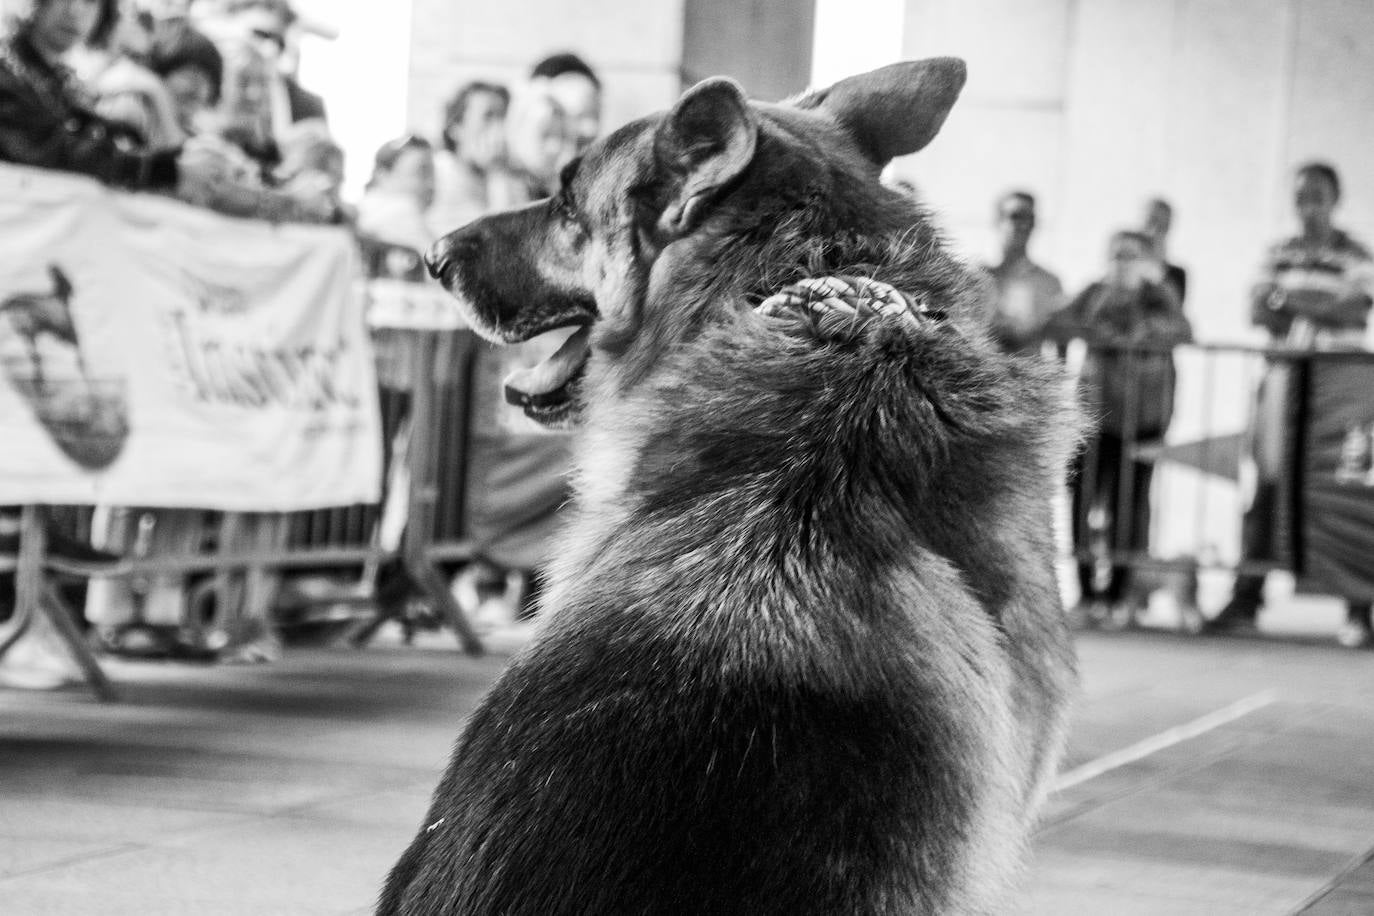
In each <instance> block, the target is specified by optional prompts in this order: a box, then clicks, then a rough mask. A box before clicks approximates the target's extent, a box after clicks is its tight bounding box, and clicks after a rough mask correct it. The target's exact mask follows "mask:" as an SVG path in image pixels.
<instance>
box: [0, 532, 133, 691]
mask: <svg viewBox="0 0 1374 916" xmlns="http://www.w3.org/2000/svg"><path fill="white" fill-rule="evenodd" d="M19 526H20V527H19V566H18V568H17V569H16V570H15V609H14V611H15V614H17V615H28V619H32V615H33V614H36V613H40V612H41V613H43V614H45V615H46V616H47V618H48V620H49V622H50V623H52V625H53V628H54V629H56V630H57V634H58V636H60V637H61V638H62V642H63V643H65V644H66V646H67V651H68V652H70V653H71V655H72V658H73V659H74V660H75V661H76V663H77V665H79V666H80V667H81V673H82V674H83V675H84V676H85V678H86V683H87V684H89V685H90V688H91V691H92V692H93V693H95V695H96V698H97V699H99V700H101V701H103V702H107V703H108V702H110V701H113V700H116V699H118V695H117V693H116V692H115V688H114V684H112V683H111V682H110V679H109V678H108V677H107V676H106V675H105V671H104V669H103V668H101V667H100V662H98V661H97V660H96V657H95V654H94V653H92V652H91V648H90V646H88V645H87V644H86V638H85V637H84V636H83V635H82V634H81V630H80V629H79V628H78V627H77V625H76V614H75V612H74V611H73V610H72V609H71V607H70V606H68V604H67V602H66V601H65V600H63V598H62V595H61V594H60V593H59V592H58V590H57V588H56V587H55V586H54V585H53V584H52V583H51V582H49V581H48V579H47V576H46V574H45V573H44V570H43V555H44V554H45V553H46V552H47V547H48V545H47V530H46V529H45V528H44V527H43V523H42V521H41V520H40V519H39V517H38V507H37V506H25V507H24V514H23V517H22V519H21V521H20V523H19ZM26 625H27V624H26Z"/></svg>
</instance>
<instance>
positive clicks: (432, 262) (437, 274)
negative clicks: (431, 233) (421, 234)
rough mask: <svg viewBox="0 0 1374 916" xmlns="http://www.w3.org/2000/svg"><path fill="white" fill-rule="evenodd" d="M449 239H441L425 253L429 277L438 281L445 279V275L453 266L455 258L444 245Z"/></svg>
mask: <svg viewBox="0 0 1374 916" xmlns="http://www.w3.org/2000/svg"><path fill="white" fill-rule="evenodd" d="M445 241H447V239H440V240H439V241H437V242H435V243H434V244H433V245H430V246H429V251H426V252H425V267H426V268H428V270H429V275H430V276H431V277H433V278H434V279H436V280H442V279H444V274H446V273H448V269H449V268H450V267H451V266H453V258H452V257H451V256H450V255H449V249H448V246H447V245H445V244H444V242H445Z"/></svg>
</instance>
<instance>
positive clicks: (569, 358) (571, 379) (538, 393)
mask: <svg viewBox="0 0 1374 916" xmlns="http://www.w3.org/2000/svg"><path fill="white" fill-rule="evenodd" d="M591 334H592V329H591V326H590V325H585V326H583V327H580V328H578V329H577V330H576V331H574V332H573V333H572V334H571V335H570V336H569V337H568V339H567V340H565V341H563V345H562V346H560V347H559V348H558V349H557V350H556V351H554V353H553V355H551V356H549V357H548V358H547V359H545V360H543V361H542V362H540V363H539V364H538V365H536V366H533V367H531V368H529V369H520V370H517V371H515V372H512V373H511V374H510V375H509V376H508V377H507V378H506V401H507V402H508V403H510V404H514V405H515V406H516V407H519V408H521V409H523V410H524V411H525V415H526V416H528V417H529V418H530V419H532V420H535V421H537V422H539V423H542V424H544V425H546V426H552V425H555V424H558V423H560V422H562V421H563V420H565V419H567V417H568V416H569V415H570V414H571V413H572V410H573V407H574V401H575V399H576V396H577V391H578V387H579V386H580V385H581V383H582V379H583V376H585V375H586V370H587V357H588V356H589V355H590V354H591V348H590V344H589V341H590V338H591Z"/></svg>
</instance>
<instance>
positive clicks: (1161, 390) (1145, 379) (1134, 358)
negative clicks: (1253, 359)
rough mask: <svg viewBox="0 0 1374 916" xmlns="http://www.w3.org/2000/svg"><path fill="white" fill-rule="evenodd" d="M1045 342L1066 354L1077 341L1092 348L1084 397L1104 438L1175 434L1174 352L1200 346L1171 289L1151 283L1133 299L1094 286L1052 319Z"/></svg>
mask: <svg viewBox="0 0 1374 916" xmlns="http://www.w3.org/2000/svg"><path fill="white" fill-rule="evenodd" d="M1045 336H1046V337H1048V338H1049V339H1050V340H1053V341H1055V342H1056V343H1058V344H1059V345H1060V347H1061V350H1062V348H1063V346H1064V345H1065V344H1067V343H1068V342H1069V341H1070V340H1073V339H1075V338H1077V339H1080V340H1082V341H1084V342H1085V343H1086V344H1087V345H1088V358H1087V360H1086V362H1085V363H1084V366H1083V379H1082V380H1083V387H1084V389H1085V391H1084V393H1085V395H1086V397H1087V399H1088V400H1089V401H1090V402H1095V406H1096V407H1097V410H1098V416H1099V418H1100V420H1101V425H1100V429H1101V430H1102V431H1103V432H1104V433H1108V434H1111V435H1114V436H1121V437H1123V438H1140V439H1148V438H1153V437H1156V436H1161V435H1163V434H1164V431H1165V430H1166V429H1168V427H1169V421H1170V420H1171V419H1172V418H1173V413H1174V386H1175V382H1176V375H1175V370H1174V360H1173V355H1172V353H1171V352H1170V351H1171V349H1172V348H1173V347H1175V346H1177V345H1178V344H1181V343H1188V342H1189V341H1191V340H1192V339H1193V329H1192V325H1190V324H1189V323H1188V319H1187V318H1185V317H1184V316H1183V310H1182V309H1181V308H1180V307H1179V304H1178V299H1177V298H1176V297H1175V295H1174V291H1173V290H1172V289H1171V288H1170V287H1168V286H1164V285H1156V284H1153V283H1146V284H1144V285H1143V286H1141V287H1140V288H1139V289H1137V290H1135V291H1128V290H1123V289H1119V288H1114V287H1111V286H1108V285H1106V284H1104V283H1093V284H1091V285H1090V286H1089V287H1088V288H1087V289H1085V290H1083V292H1081V293H1079V294H1078V297H1077V298H1075V299H1074V300H1073V301H1072V302H1070V303H1069V304H1068V305H1067V306H1065V307H1064V308H1063V309H1061V310H1060V311H1058V312H1056V313H1055V314H1054V315H1053V316H1052V317H1051V318H1050V320H1049V323H1048V324H1047V325H1046V328H1045Z"/></svg>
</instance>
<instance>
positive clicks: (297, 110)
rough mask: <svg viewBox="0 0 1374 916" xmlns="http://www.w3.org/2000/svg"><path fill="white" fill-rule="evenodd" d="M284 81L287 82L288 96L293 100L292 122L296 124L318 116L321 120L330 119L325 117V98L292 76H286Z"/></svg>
mask: <svg viewBox="0 0 1374 916" xmlns="http://www.w3.org/2000/svg"><path fill="white" fill-rule="evenodd" d="M283 82H284V83H285V84H286V97H287V99H288V100H289V101H290V102H291V123H293V124H294V123H296V122H297V121H305V120H309V119H311V118H318V119H319V120H321V121H325V120H328V119H327V118H326V117H325V111H324V99H322V98H320V97H319V96H318V95H316V94H315V93H313V92H311V91H310V90H309V89H306V88H305V87H303V86H302V85H301V84H300V83H298V82H296V81H295V79H293V78H292V77H289V76H288V77H286V78H285V79H284V80H283Z"/></svg>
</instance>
